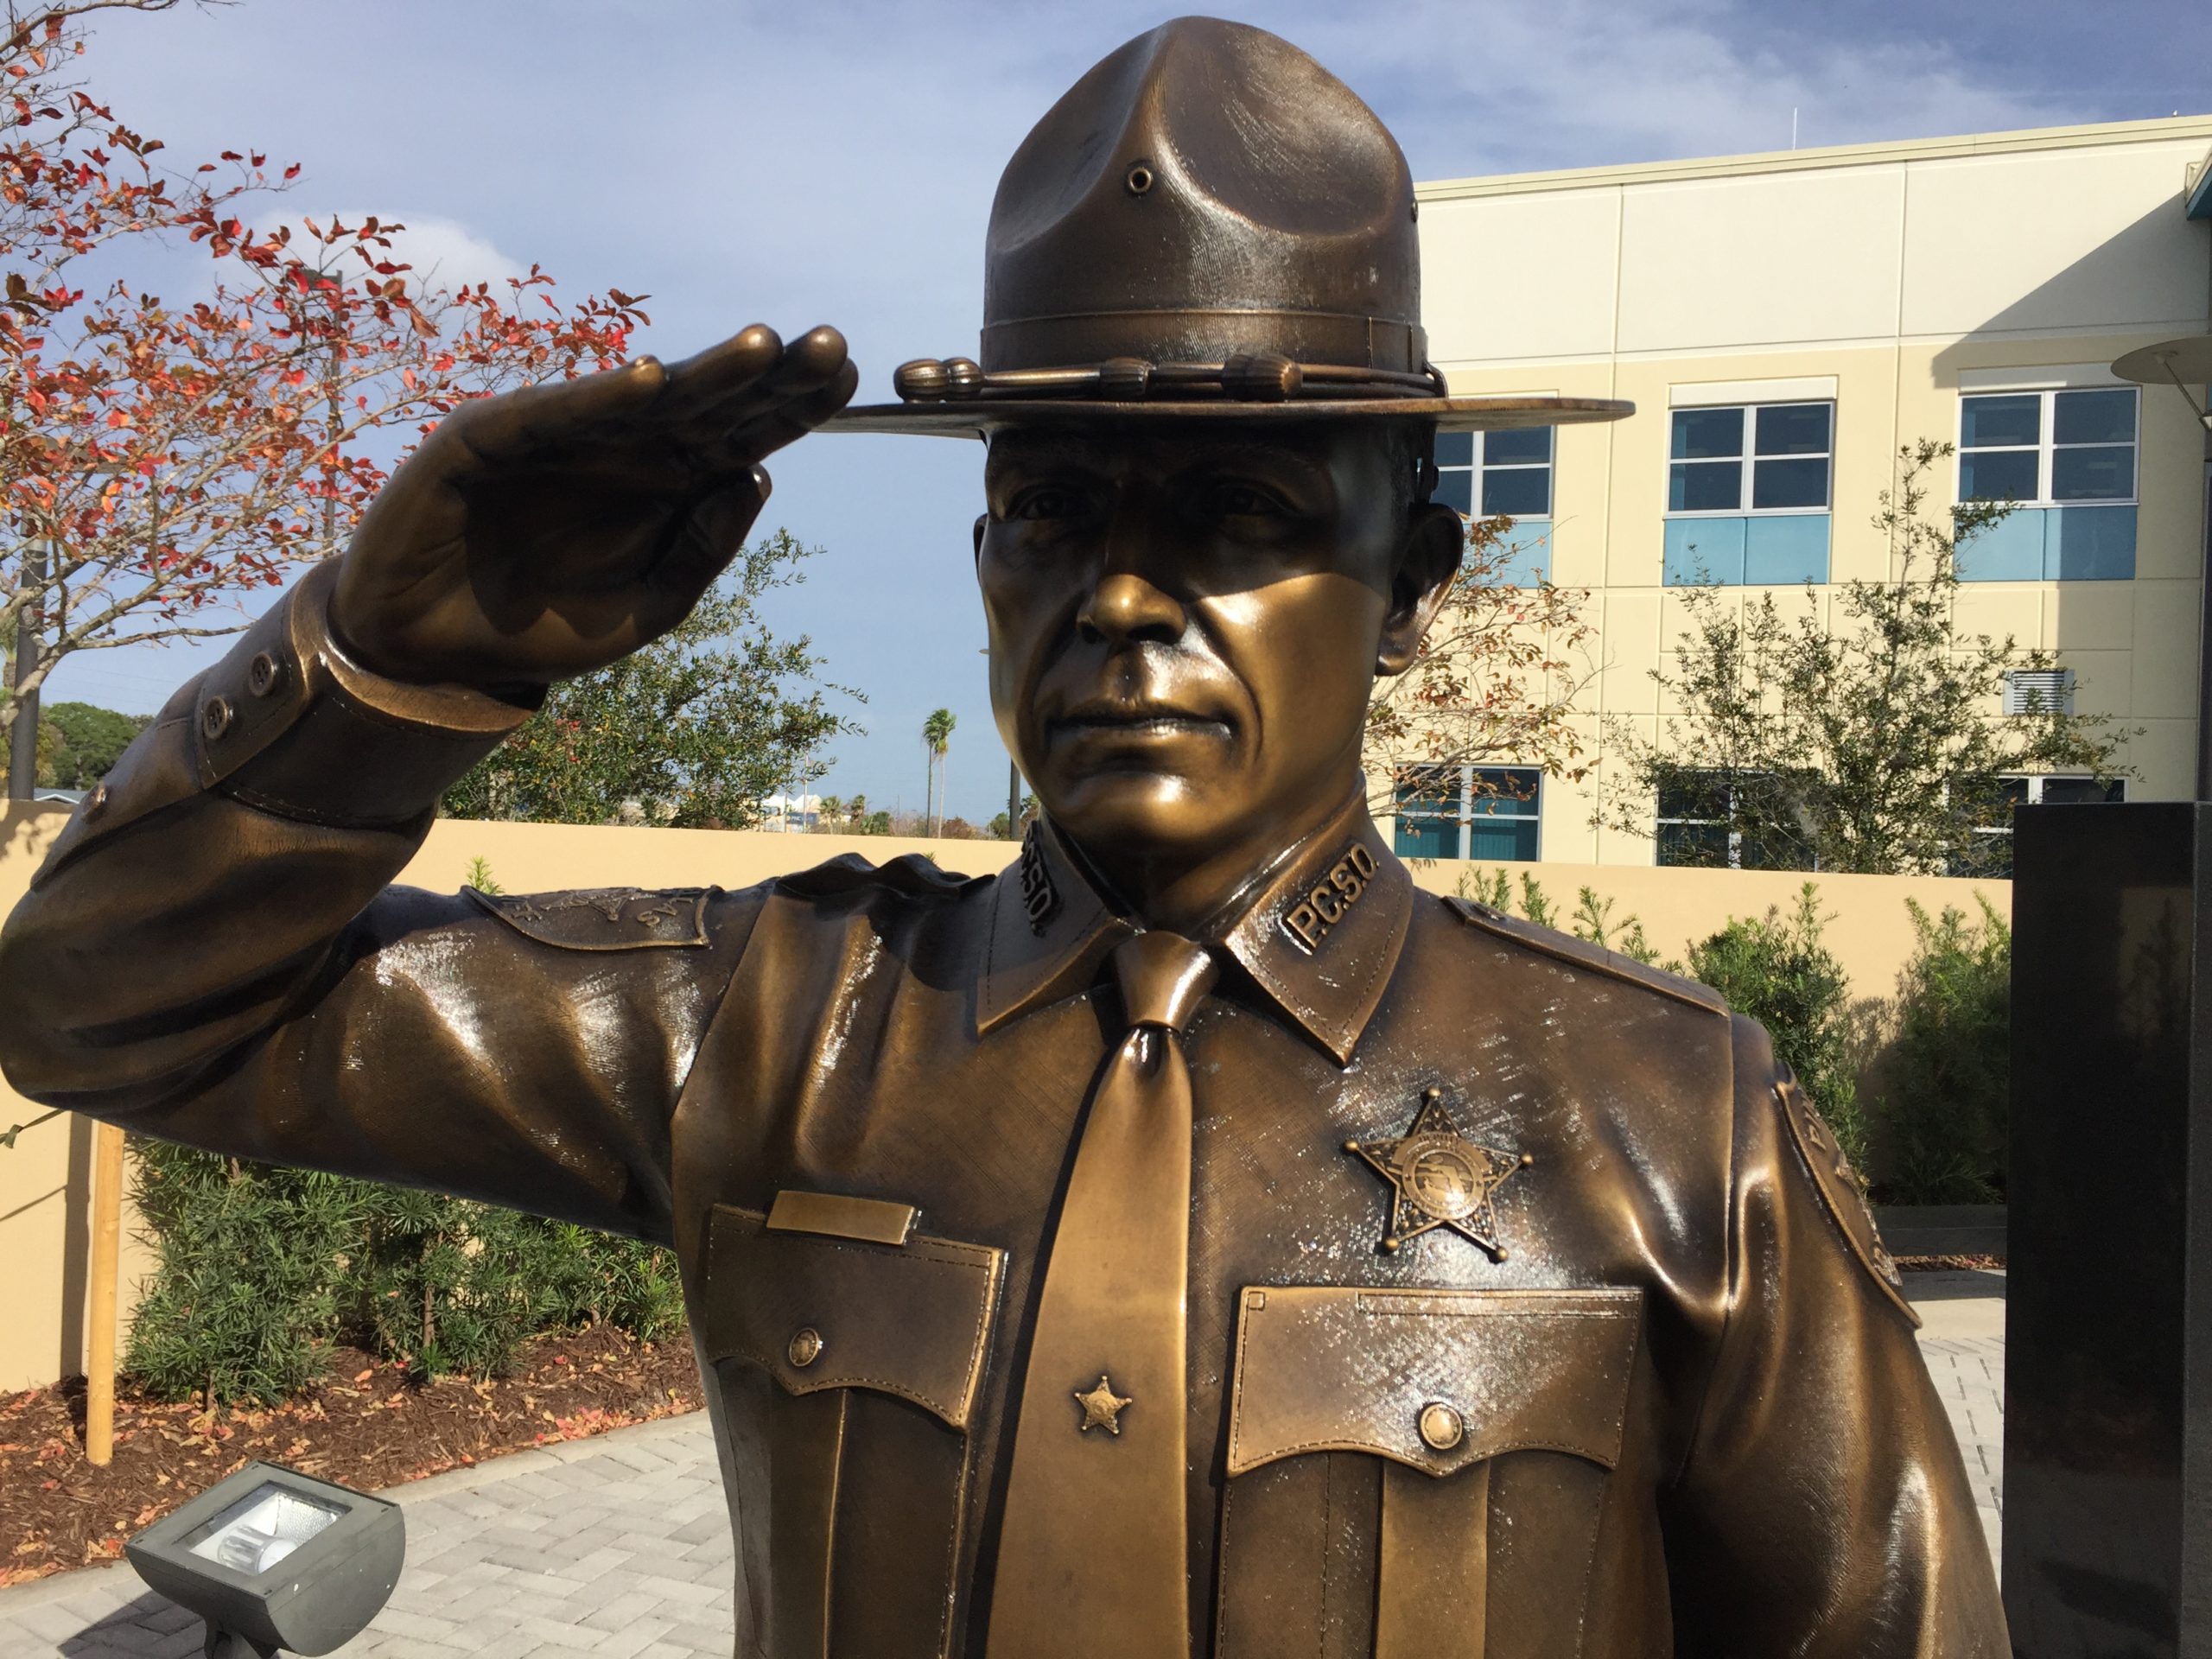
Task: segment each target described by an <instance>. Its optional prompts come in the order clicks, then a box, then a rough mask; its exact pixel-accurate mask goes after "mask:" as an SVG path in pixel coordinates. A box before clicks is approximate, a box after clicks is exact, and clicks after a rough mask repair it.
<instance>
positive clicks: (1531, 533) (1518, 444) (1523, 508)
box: [1431, 426, 1552, 588]
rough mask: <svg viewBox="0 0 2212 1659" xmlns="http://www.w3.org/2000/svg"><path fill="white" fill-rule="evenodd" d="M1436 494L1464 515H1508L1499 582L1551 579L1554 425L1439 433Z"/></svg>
mask: <svg viewBox="0 0 2212 1659" xmlns="http://www.w3.org/2000/svg"><path fill="white" fill-rule="evenodd" d="M1436 476H1437V483H1436V493H1435V494H1434V496H1433V498H1431V499H1434V500H1437V501H1440V502H1442V503H1443V504H1444V505H1446V506H1448V507H1450V508H1452V511H1454V512H1457V513H1458V514H1459V516H1460V517H1461V518H1510V519H1512V520H1513V528H1512V529H1511V530H1510V531H1507V532H1506V535H1505V541H1504V544H1503V548H1502V549H1501V551H1502V553H1503V562H1502V563H1501V566H1500V569H1499V571H1498V575H1497V580H1498V582H1499V583H1500V585H1502V586H1505V587H1513V588H1534V587H1536V586H1538V585H1539V584H1541V583H1543V582H1549V581H1550V580H1551V536H1552V429H1551V428H1550V427H1548V426H1529V427H1516V428H1511V429H1506V430H1503V431H1498V432H1440V433H1438V434H1437V435H1436Z"/></svg>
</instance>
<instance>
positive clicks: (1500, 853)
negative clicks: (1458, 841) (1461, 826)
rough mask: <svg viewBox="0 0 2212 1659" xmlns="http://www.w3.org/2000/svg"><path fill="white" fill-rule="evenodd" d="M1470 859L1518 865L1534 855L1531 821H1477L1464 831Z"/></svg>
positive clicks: (1534, 824) (1511, 819) (1515, 819)
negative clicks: (1513, 861) (1515, 862)
mask: <svg viewBox="0 0 2212 1659" xmlns="http://www.w3.org/2000/svg"><path fill="white" fill-rule="evenodd" d="M1467 856H1468V857H1470V858H1495V859H1500V860H1506V859H1512V860H1518V861H1522V862H1524V863H1525V862H1528V861H1532V860H1534V859H1535V856H1536V821H1535V819H1534V818H1485V817H1478V818H1477V819H1476V820H1475V821H1474V823H1473V824H1472V825H1471V827H1470V828H1469V829H1468V832H1467Z"/></svg>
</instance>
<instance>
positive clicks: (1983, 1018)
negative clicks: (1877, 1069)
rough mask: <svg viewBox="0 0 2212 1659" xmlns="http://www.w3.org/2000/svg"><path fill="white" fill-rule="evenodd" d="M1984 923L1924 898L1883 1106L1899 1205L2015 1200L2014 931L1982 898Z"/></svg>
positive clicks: (1888, 1185)
mask: <svg viewBox="0 0 2212 1659" xmlns="http://www.w3.org/2000/svg"><path fill="white" fill-rule="evenodd" d="M1974 897H1975V901H1976V902H1977V903H1978V904H1979V905H1980V907H1981V919H1980V921H1979V922H1973V921H1969V920H1968V919H1967V915H1966V913H1965V912H1963V911H1960V910H1957V909H1954V908H1952V907H1950V906H1945V907H1944V910H1943V912H1942V915H1941V916H1938V917H1936V918H1932V919H1931V918H1929V914H1928V912H1926V911H1925V910H1923V909H1922V908H1921V906H1918V905H1916V904H1915V903H1914V902H1913V901H1912V900H1910V899H1907V900H1906V901H1905V906H1906V908H1907V909H1909V910H1910V912H1912V927H1913V932H1914V935H1915V943H1914V946H1913V953H1912V957H1911V958H1910V960H1909V961H1908V962H1907V963H1905V965H1904V970H1903V971H1902V972H1901V973H1900V974H1899V975H1898V976H1897V1034H1896V1040H1895V1041H1894V1043H1893V1044H1892V1045H1891V1050H1890V1053H1889V1056H1888V1058H1887V1062H1886V1065H1885V1071H1884V1080H1885V1084H1886V1085H1887V1087H1886V1088H1885V1092H1884V1094H1883V1096H1882V1097H1881V1098H1880V1099H1879V1101H1878V1103H1877V1112H1878V1116H1879V1117H1880V1119H1881V1122H1882V1128H1883V1130H1884V1133H1885V1151H1886V1153H1887V1154H1888V1156H1887V1159H1886V1160H1885V1166H1886V1171H1887V1176H1888V1179H1886V1180H1885V1183H1884V1185H1885V1189H1886V1192H1887V1196H1888V1197H1890V1198H1891V1199H1892V1200H1893V1201H1894V1202H1896V1203H1898V1204H1990V1203H1995V1202H1997V1201H1998V1200H1999V1199H2001V1198H2003V1197H2004V1190H2005V1152H2006V1140H2007V1135H2008V1131H2009V1128H2010V1119H2011V1099H2010V1091H2011V1088H2012V1053H2011V1046H2012V1015H2011V1011H2010V1004H2011V998H2012V929H2011V928H2010V927H2008V926H2006V925H2005V918H2003V917H2002V916H1999V914H1998V913H1997V912H1996V911H1994V910H1993V909H1992V908H1991V907H1990V904H1989V901H1988V900H1987V899H1983V898H1982V897H1981V896H1980V894H1979V893H1977V894H1975V895H1974Z"/></svg>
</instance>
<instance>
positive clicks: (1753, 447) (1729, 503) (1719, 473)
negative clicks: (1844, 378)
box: [1664, 403, 1835, 588]
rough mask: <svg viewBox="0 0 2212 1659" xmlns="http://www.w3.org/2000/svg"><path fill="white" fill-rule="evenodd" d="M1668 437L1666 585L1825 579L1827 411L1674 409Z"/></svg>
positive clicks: (1829, 457) (1830, 419)
mask: <svg viewBox="0 0 2212 1659" xmlns="http://www.w3.org/2000/svg"><path fill="white" fill-rule="evenodd" d="M1671 430H1672V436H1671V438H1670V441H1669V445H1668V451H1667V548H1666V563H1665V573H1664V574H1665V581H1666V582H1667V585H1668V586H1669V587H1676V588H1679V587H1688V586H1692V585H1694V584H1698V583H1701V582H1720V583H1723V584H1725V585H1728V586H1736V585H1738V584H1746V583H1748V584H1750V585H1752V586H1756V587H1773V586H1783V585H1791V584H1796V583H1798V582H1826V581H1827V575H1828V515H1829V508H1830V505H1831V501H1830V493H1831V480H1832V474H1833V469H1834V453H1835V405H1834V404H1832V403H1817V404H1738V405H1732V406H1726V407H1720V408H1714V409H1678V410H1675V411H1674V420H1673V423H1672V429H1671Z"/></svg>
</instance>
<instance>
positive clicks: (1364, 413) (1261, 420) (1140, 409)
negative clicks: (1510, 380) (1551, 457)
mask: <svg viewBox="0 0 2212 1659" xmlns="http://www.w3.org/2000/svg"><path fill="white" fill-rule="evenodd" d="M1635 413H1636V405H1635V404H1632V403H1629V402H1626V401H1624V399H1621V398H1618V397H1359V398H1344V399H1340V400H1338V401H1334V402H1326V401H1324V400H1322V399H1320V398H1318V397H1315V398H1306V399H1303V400H1297V401H1292V402H1288V403H1281V404H1260V403H1245V402H1237V403H1230V402H1228V401H1226V400H1213V401H1206V402H1199V401H1197V400H1189V401H1184V402H1175V401H1171V400H1169V399H1166V398H1160V399H1156V400H1153V401H1149V402H1146V403H1118V404H1117V403H1105V402H1101V401H1098V400H1095V399H1085V398H1074V397H1050V398H1047V397H1037V398H1030V399H1027V400H1019V401H1018V400H1015V399H1012V398H1007V399H995V400H992V401H989V402H982V401H977V402H963V403H943V404H864V405H863V406H861V408H858V409H847V410H841V411H840V412H839V413H837V414H836V415H833V416H830V417H829V420H827V421H826V422H824V423H823V426H822V429H823V431H825V432H915V433H921V434H925V435H931V436H935V437H942V438H981V437H987V436H988V435H990V434H991V433H993V432H996V431H1001V430H1003V429H1006V428H1007V427H1014V426H1062V427H1065V426H1113V425H1150V424H1152V423H1155V422H1166V423H1171V424H1172V423H1198V424H1203V423H1206V422H1214V423H1229V422H1233V423H1239V424H1244V425H1265V426H1273V425H1284V426H1294V425H1299V426H1302V425H1312V424H1313V423H1316V422H1327V421H1351V420H1360V421H1372V420H1400V421H1430V422H1433V423H1435V426H1436V429H1438V430H1439V431H1440V432H1491V431H1497V430H1500V429H1506V428H1510V427H1524V426H1580V425H1584V424H1586V423H1591V422H1593V421H1618V420H1620V419H1623V418H1624V417H1625V416H1630V415H1633V414H1635Z"/></svg>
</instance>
